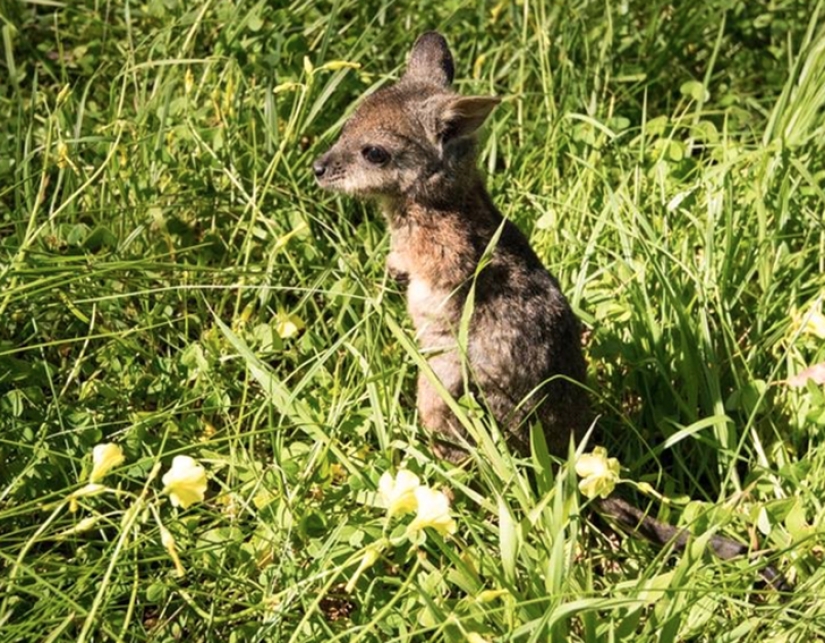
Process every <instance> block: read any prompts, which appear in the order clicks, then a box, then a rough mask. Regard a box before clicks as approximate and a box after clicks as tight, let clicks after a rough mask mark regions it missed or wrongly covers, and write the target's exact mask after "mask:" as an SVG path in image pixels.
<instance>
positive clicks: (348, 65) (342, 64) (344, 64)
mask: <svg viewBox="0 0 825 643" xmlns="http://www.w3.org/2000/svg"><path fill="white" fill-rule="evenodd" d="M318 69H328V70H330V71H338V70H339V69H361V64H360V63H353V62H349V61H348V60H330V61H329V62H328V63H324V64H323V65H321V66H320V67H319V68H318Z"/></svg>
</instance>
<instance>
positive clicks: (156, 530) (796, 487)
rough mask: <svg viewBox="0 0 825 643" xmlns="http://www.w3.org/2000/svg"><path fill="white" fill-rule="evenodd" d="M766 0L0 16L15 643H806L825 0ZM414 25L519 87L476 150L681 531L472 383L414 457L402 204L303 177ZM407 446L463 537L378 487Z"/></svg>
mask: <svg viewBox="0 0 825 643" xmlns="http://www.w3.org/2000/svg"><path fill="white" fill-rule="evenodd" d="M761 4H762V3H737V2H733V3H730V2H721V1H716V0H714V1H712V2H706V3H694V5H691V4H689V3H673V4H668V3H665V2H660V1H658V0H654V2H649V3H639V2H627V3H610V2H609V3H606V4H605V3H592V2H589V1H588V0H568V1H566V2H561V3H532V2H522V3H516V2H501V3H493V4H489V3H475V4H466V3H458V2H445V3H435V4H433V3H424V4H423V5H420V6H418V5H417V6H416V7H415V8H411V7H407V6H404V5H400V4H397V3H390V2H366V3H356V2H350V1H349V0H345V1H343V2H338V3H332V4H318V3H314V2H313V3H310V2H301V1H298V2H293V3H291V4H288V5H286V4H282V5H278V6H275V5H271V4H267V3H252V2H229V1H228V0H226V1H225V0H215V1H214V2H208V3H202V4H192V3H179V2H160V1H154V0H153V1H151V2H148V3H145V4H143V5H135V4H133V3H110V4H106V3H102V4H101V3H98V4H97V5H95V4H88V3H79V4H75V3H66V4H59V3H57V4H54V5H52V4H49V3H45V4H44V3H34V2H31V3H30V2H21V3H17V4H12V5H10V6H9V7H4V8H3V9H0V17H2V20H0V31H1V32H2V33H0V36H1V39H2V43H3V53H2V55H1V56H0V60H2V62H0V66H2V69H0V88H2V92H0V134H2V136H0V570H2V573H0V590H2V591H0V639H2V640H4V641H5V640H8V641H28V640H47V641H64V640H65V641H91V640H130V641H132V640H134V641H141V640H147V641H148V640H153V641H154V640H187V641H189V640H192V641H197V640H208V641H213V640H214V641H259V640H273V641H281V640H283V641H307V640H318V641H333V640H341V641H343V640H346V641H400V640H421V641H425V640H426V641H431V640H433V641H435V640H445V641H463V640H469V641H474V642H479V641H482V640H486V641H494V640H496V641H505V640H506V641H510V640H513V641H545V640H572V641H654V640H656V641H687V640H691V641H718V640H726V641H755V640H758V641H760V643H762V642H765V641H779V640H782V641H786V640H787V641H799V640H819V639H822V638H823V637H825V613H824V612H823V603H822V600H821V595H822V593H823V591H825V577H823V572H822V568H821V562H822V555H823V553H822V530H823V520H824V519H825V509H823V505H822V498H823V497H824V496H825V449H823V446H822V436H823V426H825V394H823V391H822V387H821V382H820V383H819V384H815V383H813V382H809V383H808V384H807V385H804V386H798V385H797V386H790V385H789V383H795V384H801V382H797V381H796V379H798V378H796V379H795V377H794V376H798V374H799V373H801V372H802V371H804V370H805V369H806V368H809V367H812V366H816V365H817V364H822V363H823V362H825V346H823V341H822V340H823V337H822V334H821V333H820V332H819V330H818V329H819V328H820V326H819V325H818V324H819V317H821V310H822V308H821V306H822V300H823V297H825V276H823V275H825V258H824V257H825V221H824V220H823V211H825V192H823V176H825V165H824V164H823V159H825V150H823V141H824V140H825V118H824V117H823V114H825V111H823V105H825V90H823V87H825V31H824V30H823V29H824V27H823V17H822V12H823V8H824V7H823V3H822V2H821V1H817V2H810V3H800V2H794V1H792V0H779V1H777V2H774V3H772V4H771V5H770V7H769V8H765V7H762V6H757V5H761ZM430 28H438V29H440V30H441V31H443V32H444V33H445V35H446V36H447V37H448V40H449V41H450V43H451V45H452V47H453V49H454V53H455V56H456V61H457V70H458V71H457V77H458V82H457V85H458V88H459V89H460V90H461V91H463V92H466V93H469V92H476V93H495V94H497V95H500V96H502V97H503V98H504V101H503V103H502V104H501V105H500V106H499V107H498V108H497V110H496V112H495V113H494V115H493V118H492V119H491V121H490V123H489V125H488V127H487V131H486V134H485V138H484V141H483V145H482V156H483V158H482V160H481V163H482V165H483V166H484V167H485V168H486V169H487V170H488V172H489V184H490V188H491V192H492V193H493V195H494V198H495V200H496V202H497V203H498V204H499V206H500V208H501V209H502V211H503V212H504V213H505V214H506V215H507V216H508V217H510V218H511V219H513V220H514V221H515V222H516V223H517V224H518V225H519V226H521V227H522V229H524V230H525V231H527V232H528V233H529V234H530V237H531V240H532V242H533V244H534V246H535V247H536V249H537V250H538V252H539V254H540V256H541V257H542V258H543V260H544V261H545V262H546V264H547V265H548V266H549V267H550V268H551V269H552V271H553V272H554V273H555V274H556V275H557V276H558V277H559V280H560V281H561V283H562V286H563V288H564V290H565V292H566V293H567V294H568V295H569V297H570V299H571V302H572V304H573V306H574V308H575V309H576V310H577V312H578V313H579V315H580V316H581V318H582V319H583V321H584V322H585V325H586V328H587V350H588V357H589V362H590V382H589V385H590V386H591V388H592V389H593V397H594V406H595V408H596V410H597V411H598V413H599V419H598V421H597V423H596V427H595V429H594V433H593V435H592V436H591V438H590V447H593V446H596V445H604V446H606V447H607V449H608V452H609V454H610V455H611V456H615V457H617V458H618V459H619V461H620V462H621V463H622V465H623V469H622V472H621V476H622V478H624V479H628V480H633V481H636V482H644V483H647V484H649V485H650V486H651V487H652V488H653V489H654V492H655V493H653V494H651V497H650V498H647V497H645V496H644V495H640V494H638V493H637V494H636V495H634V492H633V491H632V489H630V485H620V489H621V490H623V491H624V492H626V493H627V494H628V497H631V498H634V500H635V501H636V502H638V503H639V504H640V506H643V507H646V508H648V510H649V512H650V513H651V514H652V515H655V516H658V517H659V518H661V519H663V520H666V521H669V522H671V523H674V524H681V525H689V526H690V527H691V529H692V530H693V531H694V532H695V533H696V534H697V537H696V540H695V543H694V544H693V545H692V546H690V547H689V548H688V550H687V551H685V552H684V553H681V554H679V555H672V553H671V552H669V551H659V550H657V549H656V548H654V547H652V546H649V545H648V544H646V543H644V542H642V541H639V540H636V539H632V538H625V539H622V540H621V541H619V540H618V539H617V538H616V537H615V536H613V535H612V534H611V533H610V531H609V530H608V529H606V527H605V525H603V524H601V523H600V522H598V520H597V519H595V518H593V516H592V515H591V513H590V512H588V511H586V509H584V504H585V502H586V501H585V500H583V499H582V498H580V496H579V493H578V480H576V479H575V474H574V472H573V471H572V468H571V467H570V466H567V465H565V466H563V467H562V468H560V469H558V470H556V469H554V467H553V464H552V461H551V459H550V457H549V455H548V454H547V453H546V448H545V447H544V445H543V444H542V443H541V440H537V441H536V444H535V445H534V447H535V449H534V450H535V454H534V456H533V457H532V458H530V459H529V460H528V461H525V462H521V461H519V460H518V459H517V458H515V457H514V456H513V455H512V454H510V453H509V452H508V450H507V449H506V447H505V446H503V445H502V444H501V443H500V442H498V441H496V440H495V439H494V438H495V436H496V435H497V432H496V430H495V428H494V427H491V426H489V420H488V419H487V418H485V417H484V416H483V414H479V413H478V412H477V411H478V409H474V408H471V407H470V406H468V405H467V404H464V402H463V401H459V403H460V404H463V405H464V406H462V407H460V409H459V410H460V412H461V414H462V417H463V420H464V421H465V422H466V423H467V425H468V426H469V427H470V428H471V433H472V434H473V435H476V436H478V437H479V448H478V449H477V451H476V452H475V453H473V454H472V455H471V457H470V459H469V461H468V462H467V463H466V465H465V466H463V467H461V468H455V467H453V466H451V465H449V464H447V463H444V462H440V461H438V460H437V459H435V458H433V456H432V454H431V453H430V451H429V448H428V446H427V440H426V436H425V435H423V432H422V430H421V429H420V427H419V426H418V424H417V422H416V417H415V404H414V389H415V374H416V372H417V370H418V369H419V368H421V367H426V364H425V361H424V359H423V358H422V356H421V355H420V354H418V352H417V350H416V348H415V344H414V341H413V336H412V333H411V332H410V326H409V322H408V321H407V317H406V313H405V311H404V302H403V297H402V293H401V292H399V290H398V287H397V286H396V285H395V284H394V283H393V282H392V281H391V280H389V279H388V278H387V276H386V274H385V270H384V258H385V255H386V252H387V239H386V232H385V228H384V225H383V223H382V221H381V220H380V216H378V214H377V213H376V212H375V211H374V210H373V208H372V207H371V206H369V205H363V204H359V203H355V202H353V201H351V200H349V199H345V198H334V197H331V196H330V195H328V194H326V193H321V192H320V191H319V190H318V189H317V188H316V187H315V185H314V184H313V181H312V177H311V173H310V172H309V171H308V168H309V167H310V165H311V162H312V160H313V158H315V157H316V156H317V155H318V154H319V153H321V152H322V151H323V150H324V149H325V148H326V147H327V146H328V145H329V144H330V143H331V141H332V140H333V139H334V137H335V135H336V133H337V131H338V129H339V127H340V125H341V123H342V122H343V120H344V118H345V116H346V114H347V113H348V110H349V109H350V107H351V105H352V104H353V102H354V101H355V100H356V99H357V97H358V96H360V95H363V94H364V93H365V92H369V91H372V90H374V89H375V88H376V87H378V86H380V85H382V84H384V83H386V82H389V81H391V80H392V79H393V78H394V77H395V76H396V74H397V73H398V71H399V70H400V69H401V68H402V67H403V64H404V59H405V56H406V53H407V51H408V50H409V47H410V45H411V44H412V42H413V40H414V37H415V35H416V34H417V33H418V32H420V31H424V30H426V29H430ZM107 443H114V444H117V445H118V446H119V447H120V448H122V450H123V455H124V462H123V463H122V464H120V463H119V464H118V465H117V466H116V467H113V468H110V469H107V470H106V471H105V472H104V473H102V474H101V477H102V476H104V475H105V478H102V480H103V483H102V484H105V486H106V488H107V489H110V490H111V491H107V492H106V493H98V492H97V490H92V491H94V492H92V491H90V490H89V489H88V485H89V484H98V483H99V481H98V480H97V479H96V480H95V482H94V483H92V482H91V481H90V478H89V476H90V475H91V473H92V471H93V470H94V463H95V460H94V458H93V456H92V452H93V448H94V447H95V446H96V445H99V444H107ZM590 447H588V448H590ZM98 453H99V454H101V453H103V451H98ZM113 453H114V451H111V452H109V455H112V454H113ZM176 456H177V457H180V456H188V457H190V458H194V460H193V461H189V460H184V461H181V460H178V461H177V462H178V463H180V462H186V463H189V464H192V466H193V467H194V466H196V465H195V463H196V464H197V465H198V466H203V467H204V469H205V470H206V472H207V476H208V488H207V491H206V496H205V499H204V500H203V501H202V502H201V501H199V498H198V497H197V494H195V496H194V497H193V500H192V502H191V503H190V502H188V501H187V502H185V503H183V504H185V505H188V506H187V507H186V508H184V507H183V506H179V507H175V506H173V504H172V501H171V500H170V498H169V495H168V491H169V488H168V487H169V485H168V484H167V483H166V482H165V481H164V480H163V475H162V474H163V472H167V471H168V470H169V468H170V467H171V466H172V462H173V459H174V458H175V457H176ZM116 459H117V458H115V460H116ZM401 467H403V468H404V469H406V470H408V471H410V472H412V473H414V474H415V475H416V476H417V477H418V478H419V479H420V481H421V484H422V485H423V486H424V487H425V488H427V489H428V490H430V491H432V493H433V494H440V493H442V492H444V493H446V494H447V496H449V497H451V498H452V501H451V505H450V513H449V516H444V515H443V514H441V513H439V514H438V516H437V517H438V518H439V519H440V520H442V522H438V523H437V524H438V525H450V524H451V523H450V522H449V521H450V520H454V521H455V526H456V530H455V533H450V531H451V529H445V530H444V531H443V533H439V532H438V530H437V529H436V530H433V529H428V530H427V531H426V532H422V533H426V534H427V537H426V539H423V538H420V537H418V536H415V537H409V538H408V537H407V531H406V530H407V529H408V527H409V524H410V523H411V522H412V521H413V520H415V519H416V518H414V517H411V516H404V517H399V516H393V517H390V516H388V515H387V513H386V511H385V507H384V506H383V505H382V502H381V500H380V494H378V495H377V493H376V492H377V491H378V489H379V480H380V479H381V477H382V476H383V475H385V474H391V475H396V474H397V472H398V470H399V468H401ZM187 471H190V472H191V470H190V469H187ZM195 472H196V473H197V474H198V476H199V475H200V472H199V471H198V470H195ZM171 479H172V478H170V480H171ZM184 479H185V480H186V479H187V478H185V476H184ZM197 481H198V482H199V481H200V480H199V478H198V480H197ZM165 488H166V489H165ZM198 488H200V487H198ZM643 488H644V486H643ZM84 489H85V490H86V491H83V490H84ZM164 490H166V492H167V493H164ZM187 490H189V491H191V489H190V488H189V487H186V486H184V487H183V492H186V491H187ZM658 494H661V495H662V496H664V497H665V498H667V499H669V500H668V502H660V501H659V500H658V499H656V496H657V495H658ZM184 497H186V498H190V497H192V496H189V495H184ZM433 498H435V499H438V503H440V502H441V500H440V496H438V495H433V496H431V497H430V499H431V500H432V499H433ZM438 503H436V506H437V507H438V508H439V509H442V507H441V505H440V504H438ZM178 504H181V503H178ZM434 515H435V514H434ZM591 520H594V521H596V524H594V523H593V522H591ZM433 524H436V523H433ZM718 532H722V533H725V534H726V535H728V536H730V537H732V538H736V539H737V540H739V541H741V542H749V543H753V548H754V550H757V549H760V548H763V549H765V550H768V553H766V554H765V556H763V557H756V558H754V561H753V562H751V561H748V560H744V559H743V560H734V561H728V562H721V561H717V560H713V559H711V558H709V556H708V554H706V553H705V547H704V545H705V543H706V542H707V539H708V538H709V537H710V535H711V534H713V533H718ZM619 542H620V545H619V544H618V543H619ZM767 561H770V562H771V563H772V564H775V565H776V566H777V567H778V568H780V569H782V570H784V571H786V572H787V575H788V577H789V579H790V580H792V581H793V583H794V585H795V589H794V591H793V593H792V594H790V595H788V596H780V595H779V594H778V593H777V592H775V591H773V590H771V589H766V588H763V587H760V586H759V578H760V577H759V573H758V568H759V566H761V565H764V564H766V562H767ZM181 572H182V573H183V575H182V576H181V575H180V574H181Z"/></svg>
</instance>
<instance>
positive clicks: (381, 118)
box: [312, 32, 499, 199]
mask: <svg viewBox="0 0 825 643" xmlns="http://www.w3.org/2000/svg"><path fill="white" fill-rule="evenodd" d="M452 81H453V57H452V54H450V50H449V48H448V47H447V42H446V41H445V40H444V38H443V36H441V35H440V34H437V33H435V32H428V33H425V34H423V35H422V36H420V37H419V38H418V40H417V41H416V43H415V45H414V46H413V49H412V53H411V54H410V60H409V63H408V65H407V70H406V72H405V73H404V75H403V76H402V77H401V80H399V81H398V82H397V83H395V84H394V85H392V86H390V87H386V88H383V89H381V90H379V91H377V92H375V93H374V94H372V95H370V96H368V97H367V98H366V99H364V101H363V102H362V103H361V104H360V105H359V106H358V109H357V110H356V111H355V113H354V114H353V115H352V117H351V118H350V119H349V120H348V121H347V123H346V124H345V125H344V128H343V131H342V132H341V136H340V138H339V139H338V141H337V142H336V143H335V145H333V146H332V148H330V150H329V151H328V152H327V153H326V154H324V155H323V156H321V157H320V158H318V159H317V160H316V161H315V163H313V165H312V169H313V171H314V173H315V178H316V179H317V180H318V183H319V185H321V187H324V188H327V189H331V190H340V191H342V192H346V193H348V194H353V195H358V196H379V197H385V198H390V199H405V198H412V199H427V198H434V199H439V198H449V197H450V194H451V193H453V192H454V191H455V189H456V188H460V187H462V186H464V185H465V184H466V183H468V178H469V177H468V174H470V175H472V173H473V172H474V171H475V170H474V168H475V158H474V145H473V143H474V134H475V132H476V130H478V128H479V127H480V126H481V124H482V123H483V122H484V120H485V119H486V118H487V116H488V115H489V114H490V112H491V111H492V109H493V108H494V107H495V106H496V105H497V104H498V102H499V99H498V98H495V97H493V96H461V95H459V94H456V93H455V92H454V91H452V90H451V89H450V85H451V83H452Z"/></svg>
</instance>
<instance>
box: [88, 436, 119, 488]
mask: <svg viewBox="0 0 825 643" xmlns="http://www.w3.org/2000/svg"><path fill="white" fill-rule="evenodd" d="M124 460H126V458H125V457H124V456H123V449H121V448H120V447H119V446H118V445H116V444H112V443H111V442H106V443H105V444H98V445H97V446H96V447H95V448H94V449H92V473H91V474H90V475H89V482H91V483H95V482H97V481H98V480H100V479H101V478H103V476H105V475H106V474H107V473H109V471H111V470H112V469H114V468H115V467H119V466H120V465H121V464H123V461H124Z"/></svg>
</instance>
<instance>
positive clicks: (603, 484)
mask: <svg viewBox="0 0 825 643" xmlns="http://www.w3.org/2000/svg"><path fill="white" fill-rule="evenodd" d="M576 473H577V474H578V475H579V477H581V478H583V480H582V481H581V482H580V483H579V491H581V492H582V494H583V495H584V496H585V497H586V498H595V497H596V496H601V497H602V498H607V496H609V495H610V494H611V493H613V489H614V488H615V486H616V483H617V482H618V481H619V461H618V460H617V459H616V458H608V457H607V449H605V448H604V447H596V448H595V449H593V453H583V454H582V455H580V456H579V459H578V460H577V461H576Z"/></svg>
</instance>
